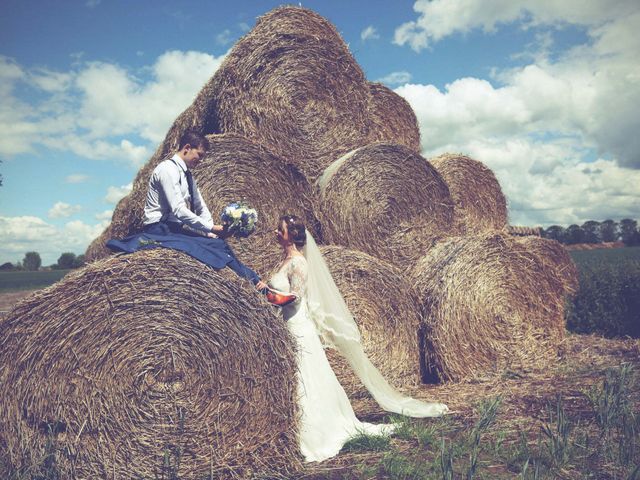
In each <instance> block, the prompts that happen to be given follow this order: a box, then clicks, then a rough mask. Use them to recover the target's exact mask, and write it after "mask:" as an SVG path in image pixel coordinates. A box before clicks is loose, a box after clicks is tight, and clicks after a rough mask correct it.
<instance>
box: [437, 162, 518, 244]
mask: <svg viewBox="0 0 640 480" xmlns="http://www.w3.org/2000/svg"><path fill="white" fill-rule="evenodd" d="M429 162H430V163H431V164H432V165H433V166H434V167H435V168H436V170H438V172H439V173H440V175H442V178H444V181H445V182H446V183H447V186H448V187H449V192H451V198H453V202H454V205H455V207H454V216H455V219H454V223H455V226H456V229H457V230H458V231H459V232H460V234H461V235H464V234H476V233H482V232H486V231H491V230H500V229H502V228H503V227H505V226H506V225H507V201H506V199H505V197H504V194H503V193H502V189H501V188H500V184H499V183H498V180H497V179H496V176H495V175H494V174H493V172H492V171H491V170H490V169H489V168H487V167H486V166H485V165H483V164H482V163H481V162H479V161H477V160H474V159H472V158H469V157H467V156H465V155H462V154H451V153H445V154H443V155H440V156H439V157H436V158H431V159H429Z"/></svg>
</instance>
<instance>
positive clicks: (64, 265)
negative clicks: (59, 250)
mask: <svg viewBox="0 0 640 480" xmlns="http://www.w3.org/2000/svg"><path fill="white" fill-rule="evenodd" d="M75 261H76V254H75V253H71V252H65V253H63V254H62V255H60V258H58V269H60V270H68V269H70V268H73V264H74V263H75Z"/></svg>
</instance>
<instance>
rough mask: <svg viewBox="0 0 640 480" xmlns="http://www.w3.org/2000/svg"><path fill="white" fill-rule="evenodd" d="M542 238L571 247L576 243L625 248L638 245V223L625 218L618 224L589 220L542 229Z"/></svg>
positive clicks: (639, 237) (639, 239)
mask: <svg viewBox="0 0 640 480" xmlns="http://www.w3.org/2000/svg"><path fill="white" fill-rule="evenodd" d="M542 236H543V237H545V238H551V239H553V240H557V241H558V242H560V243H564V244H567V245H572V244H576V243H604V242H623V243H624V244H625V245H626V246H635V245H640V232H639V231H638V222H637V221H636V220H632V219H630V218H625V219H623V220H620V221H619V222H615V221H613V220H605V221H603V222H597V221H595V220H589V221H586V222H584V223H583V224H582V225H576V224H573V225H569V226H568V227H566V228H565V227H562V226H560V225H551V226H550V227H549V228H546V229H544V228H543V229H542Z"/></svg>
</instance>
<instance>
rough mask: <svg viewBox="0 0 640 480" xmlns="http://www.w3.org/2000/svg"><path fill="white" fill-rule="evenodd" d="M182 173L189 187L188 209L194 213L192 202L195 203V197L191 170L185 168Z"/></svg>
mask: <svg viewBox="0 0 640 480" xmlns="http://www.w3.org/2000/svg"><path fill="white" fill-rule="evenodd" d="M184 174H185V176H186V177H187V185H188V187H189V197H191V199H190V201H189V203H190V205H189V209H190V210H191V211H192V212H193V213H195V210H194V206H193V205H194V203H195V202H194V198H195V197H194V196H193V175H192V174H191V171H190V170H187V171H186V172H184Z"/></svg>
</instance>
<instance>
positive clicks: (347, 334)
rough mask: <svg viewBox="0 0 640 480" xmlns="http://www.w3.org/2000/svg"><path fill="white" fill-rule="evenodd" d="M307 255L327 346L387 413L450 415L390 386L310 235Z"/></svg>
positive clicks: (310, 295)
mask: <svg viewBox="0 0 640 480" xmlns="http://www.w3.org/2000/svg"><path fill="white" fill-rule="evenodd" d="M303 253H304V256H305V258H306V259H307V268H308V281H307V301H308V305H309V310H310V313H311V318H312V319H313V321H314V323H315V325H316V328H317V329H318V333H319V334H320V337H321V338H322V341H323V343H324V344H325V345H326V346H328V347H330V348H335V349H336V350H338V351H339V352H340V353H341V354H342V356H344V358H345V359H346V360H347V362H349V365H350V366H351V368H353V370H354V372H355V373H356V375H357V376H358V378H360V381H362V383H363V384H364V386H365V387H367V390H368V391H369V393H371V395H372V396H373V398H375V400H376V401H377V402H378V404H379V405H380V406H381V407H382V408H383V409H385V410H386V411H388V412H394V413H399V414H401V415H407V416H410V417H435V416H439V415H442V414H444V413H446V412H447V411H448V408H447V406H446V405H444V404H442V403H427V402H422V401H420V400H416V399H414V398H410V397H406V396H404V395H402V394H401V393H400V392H398V391H397V390H395V389H394V388H393V387H392V386H391V385H389V383H388V382H387V381H386V380H385V378H384V377H383V376H382V374H381V373H380V371H379V370H378V369H377V368H376V367H375V366H374V365H373V364H372V363H371V361H370V360H369V357H367V355H366V353H365V352H364V349H363V347H362V342H361V341H360V331H359V329H358V325H357V324H356V322H355V320H354V319H353V316H352V315H351V312H350V311H349V308H348V307H347V304H346V303H345V301H344V298H343V297H342V294H341V293H340V290H339V289H338V286H337V285H336V283H335V282H334V280H333V277H332V276H331V272H330V271H329V267H328V266H327V263H326V262H325V261H324V258H322V253H320V249H319V248H318V245H317V244H316V242H315V240H314V238H313V236H312V235H311V234H310V233H309V231H307V243H306V245H305V247H304V249H303Z"/></svg>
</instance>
